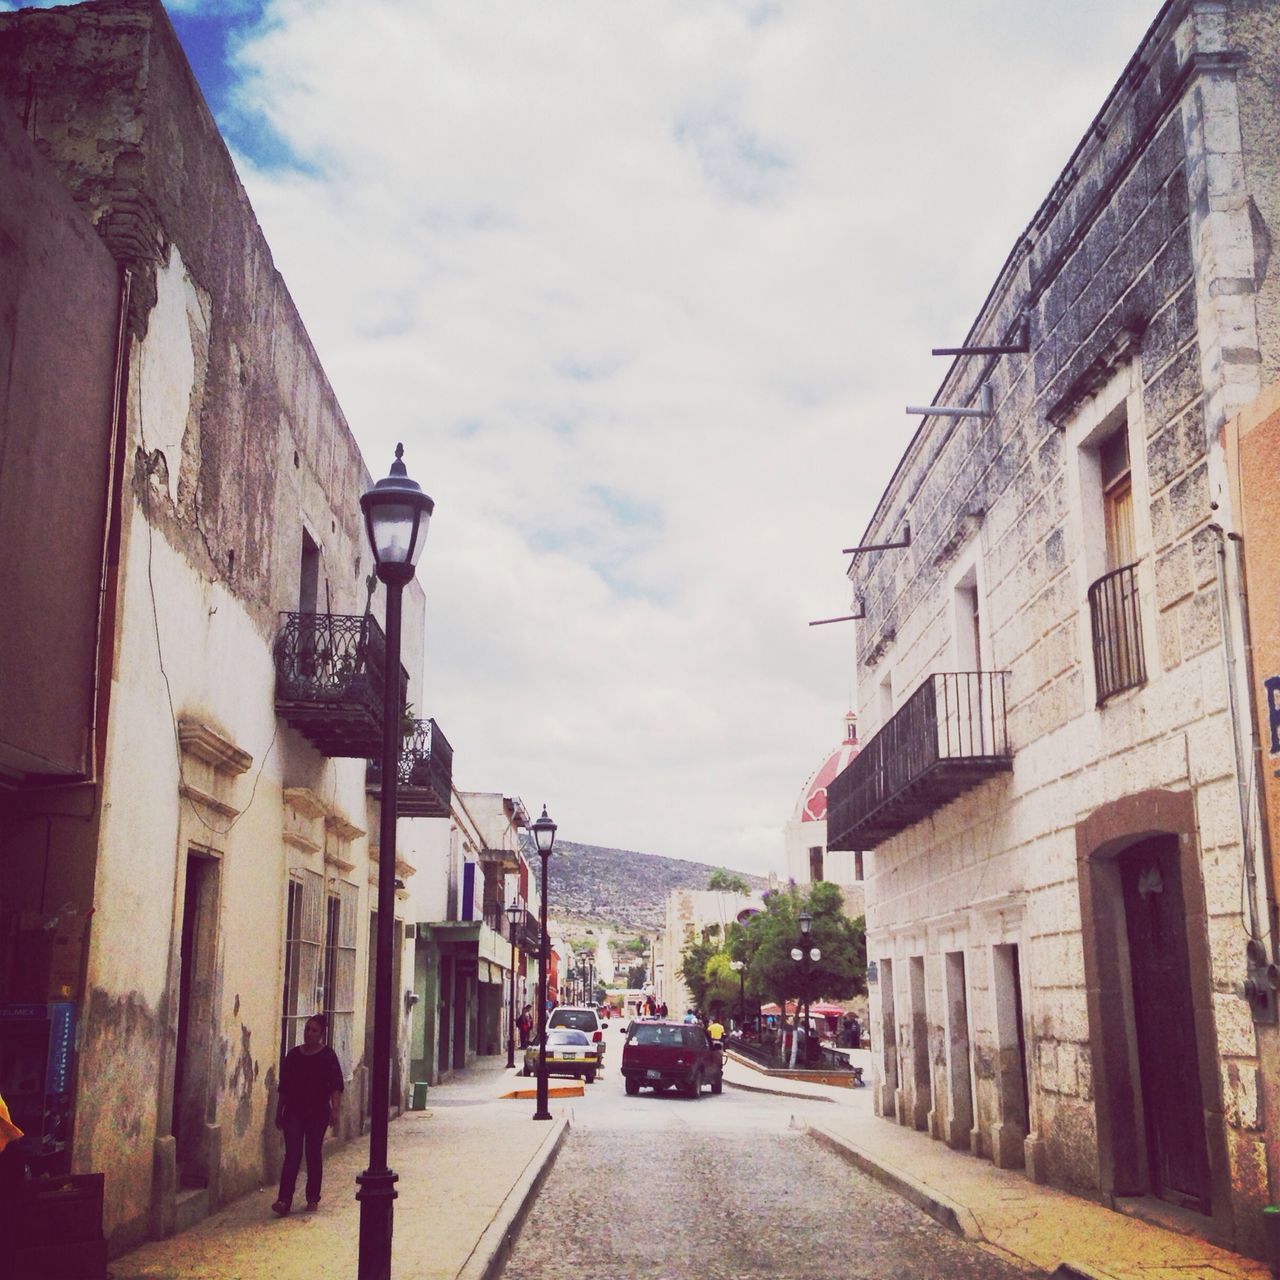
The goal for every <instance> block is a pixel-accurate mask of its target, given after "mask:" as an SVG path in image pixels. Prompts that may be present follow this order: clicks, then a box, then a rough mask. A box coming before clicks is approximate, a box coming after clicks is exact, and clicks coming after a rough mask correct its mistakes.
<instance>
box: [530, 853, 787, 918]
mask: <svg viewBox="0 0 1280 1280" xmlns="http://www.w3.org/2000/svg"><path fill="white" fill-rule="evenodd" d="M533 862H534V865H535V866H536V865H537V855H536V854H535V855H534V856H533ZM715 870H716V867H715V866H713V865H712V864H711V863H707V862H686V861H684V860H683V859H682V858H664V857H663V856H662V855H661V854H657V853H635V852H633V851H632V850H630V849H606V848H602V847H601V846H600V845H595V844H575V843H573V841H571V840H557V841H556V846H555V852H554V853H553V854H552V855H551V861H550V864H549V865H548V868H547V878H548V892H547V909H548V911H550V912H551V914H552V915H554V916H556V917H557V918H563V917H573V918H575V919H581V920H594V921H598V922H599V923H601V924H611V925H617V926H618V927H619V929H620V930H621V931H623V932H625V931H628V930H634V931H635V932H638V933H639V932H643V933H648V934H653V933H657V932H658V931H660V930H661V929H662V927H663V925H664V924H665V923H666V908H667V894H668V893H670V892H671V890H673V889H705V888H706V887H707V881H708V879H709V878H710V876H711V873H712V872H713V871H715ZM729 870H731V871H732V870H733V868H732V867H730V868H729ZM737 874H738V875H740V876H742V878H743V879H744V880H745V881H746V882H747V883H748V884H749V885H750V886H751V887H752V889H765V888H768V881H767V880H766V879H765V878H764V877H763V876H752V875H747V874H746V872H742V871H739V872H737Z"/></svg>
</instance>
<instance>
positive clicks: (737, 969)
mask: <svg viewBox="0 0 1280 1280" xmlns="http://www.w3.org/2000/svg"><path fill="white" fill-rule="evenodd" d="M729 968H730V969H732V970H733V971H734V973H736V974H737V975H738V1030H739V1031H742V1032H745V1031H746V1029H747V980H746V972H747V962H746V961H745V960H730V961H729Z"/></svg>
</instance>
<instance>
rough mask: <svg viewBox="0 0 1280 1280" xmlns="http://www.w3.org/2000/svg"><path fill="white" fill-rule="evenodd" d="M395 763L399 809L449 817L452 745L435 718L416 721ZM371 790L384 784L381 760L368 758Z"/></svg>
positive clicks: (406, 813)
mask: <svg viewBox="0 0 1280 1280" xmlns="http://www.w3.org/2000/svg"><path fill="white" fill-rule="evenodd" d="M412 726H413V727H412V728H411V729H410V731H409V732H408V733H406V734H405V736H404V741H403V744H402V746H401V748H400V756H399V760H398V761H397V765H396V777H397V779H398V793H399V794H398V806H399V811H400V812H401V813H402V814H403V815H404V816H406V817H419V818H423V817H425V818H431V817H440V818H447V817H448V816H449V811H450V799H451V792H452V786H453V748H452V747H451V746H450V745H449V739H448V738H446V737H445V736H444V734H443V733H442V732H441V730H440V726H439V725H438V724H436V722H435V721H434V720H414V721H413V722H412ZM366 783H367V786H368V789H369V790H370V791H376V790H378V789H379V788H380V787H381V785H382V760H381V759H380V758H378V757H374V758H373V759H371V760H370V761H369V768H368V773H367V774H366Z"/></svg>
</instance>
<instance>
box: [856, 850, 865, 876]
mask: <svg viewBox="0 0 1280 1280" xmlns="http://www.w3.org/2000/svg"><path fill="white" fill-rule="evenodd" d="M862 859H863V853H862V850H861V849H857V850H855V851H854V855H853V878H854V879H855V880H857V881H862V880H865V879H866V878H867V877H866V868H865V867H864V866H863V862H862Z"/></svg>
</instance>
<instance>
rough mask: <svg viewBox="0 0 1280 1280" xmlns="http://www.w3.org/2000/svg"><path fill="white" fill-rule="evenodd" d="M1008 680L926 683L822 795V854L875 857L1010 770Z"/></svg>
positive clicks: (980, 675) (962, 677)
mask: <svg viewBox="0 0 1280 1280" xmlns="http://www.w3.org/2000/svg"><path fill="white" fill-rule="evenodd" d="M1006 675H1007V673H1006V672H1004V671H950V672H938V673H936V674H934V675H931V676H929V677H928V678H927V679H926V680H925V682H924V683H923V684H922V685H921V686H920V688H918V689H917V690H916V691H915V693H913V694H912V695H911V697H909V698H908V699H907V700H906V702H904V703H903V705H902V706H901V707H900V708H899V709H898V711H897V713H896V714H895V715H894V716H893V717H892V718H891V719H890V720H889V721H888V722H887V723H886V724H885V725H884V726H883V727H882V728H881V729H880V731H879V732H878V733H877V734H876V735H875V737H873V738H872V739H871V740H870V741H869V742H868V743H867V744H866V745H865V746H864V747H863V748H862V751H861V752H860V753H859V754H858V755H857V756H855V757H854V759H853V761H852V762H851V763H850V765H849V766H848V768H846V769H845V770H844V772H843V773H840V774H837V775H836V777H835V778H834V779H833V781H832V783H831V785H830V787H828V788H827V848H828V849H847V850H858V849H874V848H875V847H876V845H878V844H881V843H883V842H884V841H885V840H888V839H889V837H890V836H895V835H897V834H898V832H900V831H904V830H905V829H906V828H907V827H909V826H911V825H913V824H914V823H916V822H919V821H920V820H921V819H922V818H927V817H928V816H929V815H930V814H933V813H936V812H937V811H938V810H939V809H941V808H942V807H943V805H945V804H948V803H949V802H950V801H952V800H954V799H955V798H956V796H958V795H961V794H962V793H963V792H965V791H968V790H970V789H971V788H972V787H976V786H977V785H978V784H979V783H981V782H983V781H985V780H986V779H987V778H989V777H991V776H992V775H993V774H996V773H1004V772H1008V771H1009V770H1010V769H1012V768H1013V756H1012V754H1011V752H1010V750H1009V734H1008V727H1007V723H1006V715H1005V677H1006Z"/></svg>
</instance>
